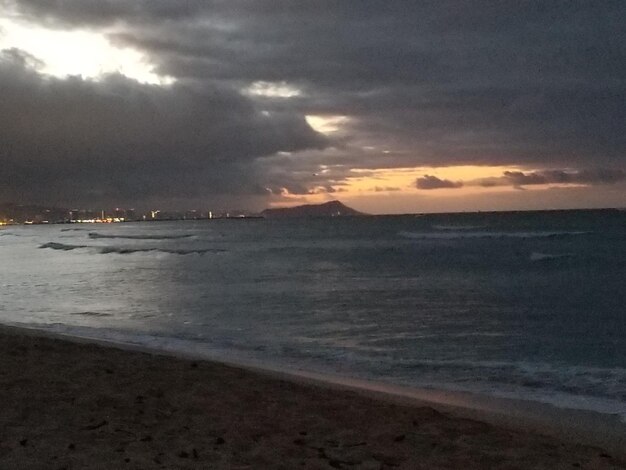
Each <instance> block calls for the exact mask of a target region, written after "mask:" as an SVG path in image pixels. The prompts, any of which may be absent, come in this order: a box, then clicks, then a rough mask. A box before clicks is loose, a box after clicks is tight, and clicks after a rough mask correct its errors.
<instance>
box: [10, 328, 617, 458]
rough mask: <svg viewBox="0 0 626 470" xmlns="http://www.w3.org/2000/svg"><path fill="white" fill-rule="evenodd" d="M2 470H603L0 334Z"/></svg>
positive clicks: (109, 354) (273, 388)
mask: <svg viewBox="0 0 626 470" xmlns="http://www.w3.org/2000/svg"><path fill="white" fill-rule="evenodd" d="M0 340H1V341H0V345H1V346H0V354H1V359H0V403H1V404H0V469H2V470H5V469H6V470H9V469H29V470H31V469H32V470H36V469H46V470H49V469H52V470H56V469H90V468H93V469H96V468H97V469H126V468H128V469H153V468H167V469H179V468H188V469H192V468H193V469H213V468H216V469H266V468H271V469H299V468H303V469H313V468H314V469H332V468H345V469H466V470H469V469H509V470H510V469H551V470H552V469H575V468H587V469H610V468H626V462H624V461H623V460H620V459H619V458H618V457H616V456H612V455H610V453H608V452H606V451H604V450H602V449H600V448H597V447H593V446H586V445H579V444H572V443H568V442H564V441H560V440H559V439H557V438H555V437H548V436H544V435H541V434H538V433H536V432H531V431H524V430H513V429H508V428H506V427H503V426H497V425H493V424H487V423H484V422H481V421H477V420H472V419H467V418H461V417H459V416H456V415H455V414H451V413H449V412H444V413H442V412H440V411H436V410H434V409H433V408H431V407H427V406H417V405H414V406H410V405H402V404H398V403H394V402H393V401H390V400H384V399H375V398H372V397H368V396H365V395H363V394H360V393H357V392H354V391H348V390H337V389H331V388H326V387H320V386H315V385H311V384H303V383H298V382H297V381H288V380H281V379H279V378H276V377H271V376H269V375H268V374H264V373H261V372H254V371H250V370H245V369H240V368H236V367H230V366H225V365H222V364H219V363H214V362H202V361H192V360H183V359H177V358H173V357H167V356H159V355H152V354H147V353H141V352H133V351H125V350H120V349H115V348H108V347H102V346H98V345H92V344H79V343H74V342H69V341H61V340H58V339H52V338H48V337H39V336H37V335H36V334H33V333H28V334H23V333H21V332H20V330H16V329H0Z"/></svg>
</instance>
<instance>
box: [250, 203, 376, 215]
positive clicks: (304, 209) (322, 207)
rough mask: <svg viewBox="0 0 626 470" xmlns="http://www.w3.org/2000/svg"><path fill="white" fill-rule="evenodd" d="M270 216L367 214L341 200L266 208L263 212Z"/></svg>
mask: <svg viewBox="0 0 626 470" xmlns="http://www.w3.org/2000/svg"><path fill="white" fill-rule="evenodd" d="M262 215H263V216H264V217H268V218H287V217H346V216H352V217H353V216H360V215H366V214H363V213H362V212H359V211H357V210H354V209H352V208H351V207H348V206H346V205H345V204H343V203H342V202H341V201H337V200H334V201H329V202H324V203H322V204H306V205H302V206H296V207H282V208H278V209H265V210H264V211H263V212H262Z"/></svg>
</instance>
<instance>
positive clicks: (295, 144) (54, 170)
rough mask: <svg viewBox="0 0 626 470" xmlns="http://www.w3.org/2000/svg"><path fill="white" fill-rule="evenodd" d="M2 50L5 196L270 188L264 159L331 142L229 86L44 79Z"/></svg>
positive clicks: (162, 194) (116, 197) (129, 197)
mask: <svg viewBox="0 0 626 470" xmlns="http://www.w3.org/2000/svg"><path fill="white" fill-rule="evenodd" d="M28 61H30V57H29V56H27V55H22V54H20V53H19V51H16V50H12V51H8V52H4V53H2V55H0V88H1V89H2V90H3V97H2V100H1V101H0V158H1V163H2V164H1V167H0V181H1V183H2V184H1V189H0V199H5V200H13V199H14V200H20V201H21V200H38V201H41V200H50V199H51V198H54V199H56V200H58V201H59V202H63V201H65V202H71V201H73V200H84V201H92V202H105V201H106V202H109V203H114V202H115V201H128V202H132V201H141V200H150V199H151V198H161V199H162V198H190V199H193V198H200V197H208V196H210V195H213V194H234V195H237V194H239V195H245V194H249V195H258V194H263V193H264V190H263V189H262V184H261V182H262V180H263V169H262V168H260V166H259V165H258V164H257V160H258V159H259V158H261V157H263V156H266V155H272V154H274V153H276V152H279V151H283V152H294V151H299V150H304V149H322V148H324V147H325V146H326V145H328V141H327V140H326V139H325V138H324V137H323V136H322V135H320V134H318V133H316V132H315V131H314V130H313V129H311V127H310V126H309V125H308V124H307V123H306V120H305V119H304V117H302V116H300V115H298V114H295V113H292V112H290V111H288V110H285V111H280V112H279V111H277V112H273V113H269V114H267V113H263V112H262V111H261V110H259V109H257V108H256V106H255V104H254V102H252V101H250V100H249V99H247V98H245V97H244V96H242V95H241V94H239V93H238V92H237V91H236V90H232V89H231V88H229V87H227V86H219V85H217V84H204V85H202V86H199V85H186V84H176V85H172V86H169V87H159V86H151V85H143V84H139V83H137V82H136V81H133V80H130V79H127V78H125V77H122V76H119V75H111V76H108V77H107V78H105V79H103V80H101V81H98V82H96V81H90V80H83V79H81V78H79V77H71V78H68V79H66V80H61V79H57V78H52V77H47V76H43V75H40V74H38V73H37V72H36V71H34V70H33V69H31V68H29V67H28V65H27V62H28Z"/></svg>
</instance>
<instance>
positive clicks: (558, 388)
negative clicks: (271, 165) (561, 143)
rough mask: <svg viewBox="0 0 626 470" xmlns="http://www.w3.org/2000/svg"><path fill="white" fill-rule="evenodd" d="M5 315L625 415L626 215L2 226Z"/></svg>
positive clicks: (149, 342)
mask: <svg viewBox="0 0 626 470" xmlns="http://www.w3.org/2000/svg"><path fill="white" fill-rule="evenodd" d="M0 293H1V302H0V322H2V323H5V324H14V325H23V326H30V327H36V328H42V329H46V330H51V331H55V332H64V333H70V334H76V335H81V336H88V337H94V338H102V339H111V340H115V341H124V342H131V343H137V344H142V345H146V346H149V347H156V348H162V349H168V350H179V351H184V352H193V353H198V354H206V355H209V356H211V357H218V358H219V357H221V358H227V359H231V360H255V361H263V362H265V363H271V364H277V365H279V366H285V367H290V368H301V369H304V370H311V371H318V372H326V373H332V374H339V375H343V376H351V377H357V378H366V379H374V380H378V381H383V382H390V383H396V384H402V385H410V386H418V387H433V388H437V389H448V390H463V391H470V392H476V393H482V394H487V395H494V396H500V397H511V398H522V399H527V400H535V401H541V402H547V403H552V404H555V405H557V406H561V407H569V408H578V409H587V410H595V411H599V412H602V413H607V414H617V415H620V416H621V417H622V418H623V419H626V212H623V211H622V212H620V211H567V212H534V213H531V212H529V213H523V212H520V213H478V214H451V215H426V216H385V217H382V216H381V217H367V218H343V219H342V218H336V219H300V220H296V219H294V220H263V219H241V220H203V221H186V222H183V221H181V222H158V223H156V222H155V223H127V224H112V225H104V224H103V225H95V224H89V225H78V224H72V225H51V226H23V227H17V226H10V227H3V228H1V230H0Z"/></svg>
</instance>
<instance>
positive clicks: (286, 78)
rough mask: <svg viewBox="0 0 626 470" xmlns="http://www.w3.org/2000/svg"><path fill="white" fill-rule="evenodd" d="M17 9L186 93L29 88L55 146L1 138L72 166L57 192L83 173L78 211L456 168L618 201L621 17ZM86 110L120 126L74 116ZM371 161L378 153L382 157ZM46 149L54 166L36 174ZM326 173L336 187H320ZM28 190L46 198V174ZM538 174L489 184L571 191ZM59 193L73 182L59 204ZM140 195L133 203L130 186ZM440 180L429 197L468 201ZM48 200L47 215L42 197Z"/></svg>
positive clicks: (360, 9)
mask: <svg viewBox="0 0 626 470" xmlns="http://www.w3.org/2000/svg"><path fill="white" fill-rule="evenodd" d="M2 5H4V6H5V7H6V9H7V10H8V9H9V7H10V9H11V10H12V11H15V12H16V15H17V16H19V18H20V20H21V21H24V22H31V23H35V24H45V25H46V26H48V27H50V28H58V29H64V30H72V29H78V30H81V29H89V30H93V31H99V32H101V33H102V34H105V35H106V37H107V38H108V39H109V40H110V41H112V42H113V43H114V44H115V45H117V46H119V47H129V48H134V49H137V50H139V51H140V52H142V53H143V54H145V55H146V57H148V58H149V61H150V63H151V64H154V66H155V72H156V73H160V74H162V75H167V76H171V77H174V78H175V79H177V80H178V82H177V85H175V86H173V87H171V88H168V89H158V88H150V87H146V88H144V87H139V86H138V85H136V84H132V83H130V82H128V81H125V80H124V79H122V78H121V77H110V78H109V79H107V80H105V81H103V82H102V83H100V84H95V83H91V82H85V81H81V80H78V79H75V78H74V79H68V80H65V81H55V82H51V81H50V80H48V81H45V80H43V79H41V78H36V77H35V78H33V75H32V71H31V72H29V73H28V74H26V73H25V72H23V73H25V75H26V79H25V80H26V83H31V86H32V91H34V92H35V96H37V97H38V98H37V99H38V100H41V101H38V103H46V102H47V101H46V100H48V102H49V101H50V100H52V102H53V103H54V106H52V105H49V106H48V108H46V107H42V106H40V105H39V104H37V105H35V104H33V100H32V99H30V101H29V98H28V96H29V95H28V93H27V92H23V93H22V94H21V95H19V96H20V97H21V98H20V99H22V100H23V102H22V103H21V104H20V103H19V102H17V101H16V100H17V98H13V101H14V103H13V111H12V112H13V114H12V116H13V117H16V116H19V113H18V111H17V110H18V109H20V107H22V108H24V109H30V108H29V107H33V108H36V111H37V112H39V113H40V116H41V117H40V118H39V119H38V120H35V122H36V123H37V126H38V128H39V130H38V131H37V132H36V133H35V137H36V138H35V139H34V140H33V142H32V143H31V144H26V143H24V142H23V140H24V139H25V137H24V131H23V132H22V134H20V133H17V134H10V135H9V134H8V133H7V132H6V131H4V130H2V131H0V132H3V133H4V134H3V135H2V136H3V137H5V138H6V139H3V141H2V142H4V143H5V145H7V146H8V145H9V144H8V143H7V142H10V146H11V148H12V149H13V150H12V152H13V155H16V154H17V153H18V152H21V154H22V157H21V158H22V159H27V158H32V159H33V164H34V165H41V167H42V168H44V167H45V168H48V167H47V166H46V165H47V163H46V165H42V164H40V163H38V162H39V161H44V162H48V163H49V162H52V161H54V162H55V165H57V166H56V167H53V168H52V169H54V171H52V169H49V171H47V172H45V173H46V174H47V175H49V180H50V183H49V184H48V186H50V185H53V186H54V187H55V188H62V187H63V185H64V184H65V183H67V178H64V177H63V176H62V174H64V173H63V172H62V171H61V167H64V171H65V172H70V173H71V172H72V171H73V170H69V169H68V167H70V166H71V167H75V168H77V170H76V171H75V173H76V175H77V176H81V177H82V178H84V180H85V184H84V187H82V186H81V185H79V184H78V183H77V182H74V184H75V185H76V187H75V190H74V192H73V193H72V194H74V195H75V196H76V197H79V196H80V197H82V196H81V195H82V194H84V192H85V191H92V192H93V194H91V196H90V197H93V198H96V197H97V194H102V195H114V194H128V197H139V196H140V195H141V194H144V193H143V192H142V191H144V192H145V194H146V195H156V194H164V195H166V196H167V195H168V194H171V195H172V197H174V195H177V196H176V197H187V196H191V195H192V194H195V195H198V196H200V195H202V194H208V193H214V192H223V193H227V194H247V193H254V192H255V191H256V194H267V193H268V192H267V191H266V190H265V189H264V188H277V190H279V191H280V190H281V189H280V188H288V190H289V192H290V193H292V194H307V193H308V192H310V191H312V190H314V189H315V188H320V187H322V188H324V187H336V185H337V183H341V182H342V181H345V179H346V178H348V177H349V176H350V175H351V172H352V171H353V169H354V168H361V169H379V168H406V167H419V166H428V167H446V166H454V165H486V166H489V165H509V166H512V167H519V168H538V169H546V171H548V169H550V168H567V169H569V170H567V171H566V173H568V175H565V176H563V175H561V177H565V178H571V177H572V174H574V173H576V174H577V175H578V178H579V179H581V180H583V179H584V180H586V181H587V182H588V183H589V184H600V182H601V181H605V180H606V178H605V177H601V176H598V175H596V176H595V178H596V180H593V178H594V177H593V176H592V175H591V174H590V173H589V174H588V172H593V171H595V170H590V168H596V167H601V168H606V169H607V170H606V171H608V172H619V171H620V170H619V169H620V168H624V167H626V133H624V132H623V129H622V127H623V123H624V121H625V120H626V107H625V106H624V104H623V96H624V95H626V31H625V30H624V28H623V25H622V24H621V22H620V21H619V18H622V17H624V15H625V14H626V4H625V3H624V2H623V1H621V0H609V1H603V2H570V1H566V0H554V1H550V2H545V1H543V0H531V1H527V2H515V1H503V2H493V1H488V0H479V1H475V2H471V3H469V2H467V3H460V2H456V1H453V0H443V1H436V2H435V1H426V2H374V1H362V0H342V1H339V2H338V1H335V0H332V1H331V0H320V1H317V2H293V1H292V0H256V1H254V2H250V1H247V0H228V1H226V0H206V1H204V0H202V1H201V0H190V1H185V2H181V1H179V0H136V1H133V2H128V1H122V0H62V1H61V0H56V1H47V0H20V1H19V2H18V1H11V0H0V8H2ZM13 67H16V65H15V63H14V64H13ZM29 80H30V82H29ZM33 80H34V81H33ZM42 89H43V91H42ZM52 89H58V90H59V93H56V92H55V93H56V94H55V97H51V96H50V95H49V94H47V92H49V91H50V90H52ZM44 91H46V93H44ZM87 97H91V98H87ZM97 97H100V98H99V99H98V98H97ZM89 99H91V100H92V101H89ZM81 100H82V101H81ZM84 100H87V101H86V102H85V101H84ZM77 101H78V102H80V103H87V105H88V106H89V107H93V109H94V110H96V111H97V115H98V116H102V117H97V118H96V117H94V115H95V114H94V113H92V114H91V115H89V116H86V115H83V114H82V113H78V112H76V111H75V110H76V109H77V105H76V102H77ZM143 103H150V105H147V106H146V105H144V104H143ZM3 106H5V105H4V104H0V107H3ZM52 108H54V109H52ZM57 109H69V110H70V111H71V112H70V113H69V115H68V116H65V115H64V113H62V112H59V111H55V110H57ZM165 110H171V113H166V112H165ZM0 111H3V110H2V109H0ZM263 111H266V112H267V113H268V115H265V114H264V113H263ZM46 115H48V119H46ZM307 115H308V116H345V117H346V119H345V121H342V122H341V123H340V124H339V126H340V132H337V133H336V134H340V135H334V134H332V138H331V137H330V136H323V135H320V134H319V133H316V132H314V131H313V130H312V129H311V128H310V126H309V125H308V124H307V123H306V121H305V116H307ZM72 116H74V120H75V121H78V122H80V123H83V125H82V126H81V125H78V129H80V132H71V131H70V130H71V129H72V126H70V125H69V124H67V125H65V127H63V128H62V129H61V127H62V123H63V122H67V120H68V119H70V118H71V117H72ZM106 116H108V117H106ZM113 116H118V117H116V118H114V117H113ZM119 116H121V118H120V117H119ZM116 119H119V121H120V122H119V123H116ZM6 120H9V118H7V119H6ZM13 120H14V121H15V119H13ZM17 121H18V122H19V119H17ZM44 121H45V122H44ZM57 121H58V123H57ZM51 123H55V124H54V126H53V125H52V124H51ZM87 123H93V126H87ZM140 123H141V124H140ZM46 127H54V128H55V132H57V137H55V138H54V139H53V138H52V137H50V135H48V137H46V138H45V139H44V138H43V137H42V135H41V134H42V132H43V129H46ZM94 128H95V129H98V131H94ZM153 132H154V133H156V137H154V139H153V140H154V141H153V142H151V141H150V139H149V138H148V136H149V135H150V134H151V133H153ZM118 134H119V136H121V137H123V138H121V139H119V136H118ZM131 136H134V137H131ZM7 139H14V140H7ZM20 139H21V140H20ZM81 142H82V143H81ZM88 142H92V143H91V144H90V145H88ZM29 146H30V147H29ZM35 147H36V149H38V150H37V152H35V150H34V149H35ZM371 148H373V149H377V150H374V151H372V150H366V149H371ZM39 149H45V151H42V153H43V154H45V155H48V157H45V158H44V157H41V158H34V157H32V155H34V154H35V153H38V152H39ZM280 151H284V152H291V153H292V155H287V156H279V155H277V152H280ZM51 153H54V155H55V157H54V158H53V157H52V156H50V154H51ZM95 154H98V155H100V156H99V157H98V158H96V156H94V155H95ZM131 154H132V155H131ZM76 155H80V156H76ZM88 155H91V157H88ZM173 155H175V157H173ZM105 156H106V158H105ZM88 159H89V161H90V162H91V163H89V165H87V164H86V162H87V160H88ZM24 161H25V160H24ZM62 161H64V162H66V163H62ZM104 161H106V162H116V163H115V164H113V163H110V164H107V165H104V163H102V162H104ZM14 165H16V163H14ZM322 166H324V167H328V168H331V169H332V171H329V172H326V173H321V172H320V171H319V169H320V167H322ZM105 167H106V168H105ZM78 168H83V171H78ZM12 171H13V173H14V174H18V176H19V175H20V174H22V173H24V174H29V175H30V177H29V179H30V180H33V181H34V180H37V178H35V176H36V175H35V173H36V170H35V169H33V168H31V167H28V168H27V167H24V168H23V169H20V170H19V171H18V169H17V167H15V166H14V169H13V170H12ZM29 172H30V173H29ZM42 172H43V170H42ZM522 173H523V174H522V175H515V174H511V175H508V176H507V175H503V176H502V177H501V178H497V179H490V180H484V181H483V183H482V184H483V185H502V184H505V185H511V186H517V187H523V186H525V185H531V184H542V183H538V181H542V180H551V179H556V178H558V176H557V175H551V176H550V175H547V174H545V173H544V172H543V170H542V172H537V173H536V174H535V173H533V172H530V173H529V172H526V173H524V172H522ZM88 174H89V175H91V176H89V177H88ZM96 174H99V175H101V176H100V178H101V180H98V179H97V178H96V177H95V176H94V175H96ZM616 174H617V173H616ZM53 175H59V176H58V178H59V179H58V182H57V183H54V184H53V183H52V176H53ZM102 175H104V176H102ZM109 175H111V176H109ZM124 175H128V176H130V177H131V178H130V179H128V181H132V183H123V182H120V180H123V179H125V176H124ZM173 175H176V179H177V180H180V183H175V182H174V181H173V179H174V178H173ZM425 178H426V177H425ZM430 178H433V179H422V180H420V181H421V182H420V181H418V182H417V183H416V184H417V185H418V187H419V185H420V184H421V185H422V186H426V187H430V186H434V187H442V186H441V185H444V186H443V187H449V188H450V187H458V182H454V181H446V180H439V179H438V178H436V177H435V176H432V177H430ZM40 179H41V178H40ZM609 179H610V178H609ZM105 180H109V181H108V182H106V181H105ZM592 180H593V181H592ZM55 181H56V180H55ZM105 183H106V184H105ZM466 184H469V183H466ZM581 184H586V183H581ZM446 185H447V186H446ZM451 185H452V186H451ZM455 185H456V186H455ZM37 188H39V189H38V190H39V194H40V195H41V196H42V197H43V195H44V194H45V190H44V189H43V188H44V187H43V186H38V187H37ZM35 189H36V188H35ZM96 189H97V191H99V192H97V191H96ZM424 189H425V188H424ZM33 190H34V189H33ZM94 191H96V192H97V194H96V192H94ZM55 194H56V193H55ZM0 196H2V195H1V194H0ZM103 197H104V196H103Z"/></svg>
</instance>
